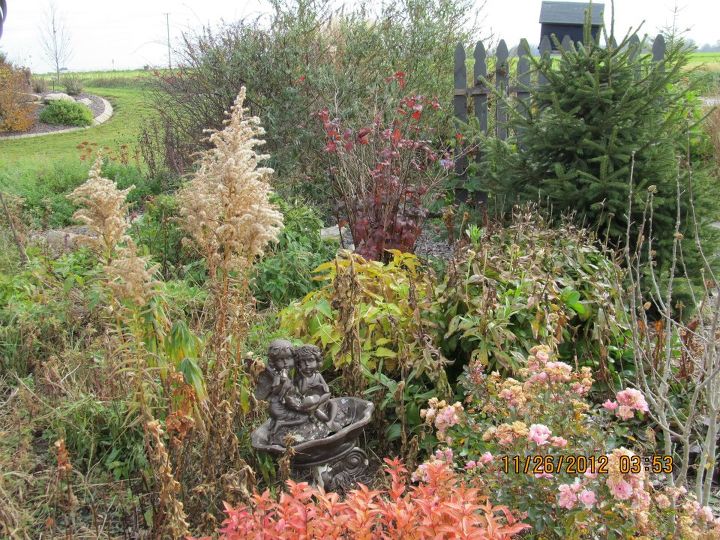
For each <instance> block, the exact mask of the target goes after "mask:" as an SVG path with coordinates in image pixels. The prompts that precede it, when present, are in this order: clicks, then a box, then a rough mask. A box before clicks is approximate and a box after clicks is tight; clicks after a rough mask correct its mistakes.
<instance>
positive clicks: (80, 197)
mask: <svg viewBox="0 0 720 540" xmlns="http://www.w3.org/2000/svg"><path fill="white" fill-rule="evenodd" d="M101 167H102V156H101V155H98V157H97V159H96V160H95V163H93V166H92V167H91V168H90V174H89V178H88V180H87V181H86V182H85V183H84V184H82V185H81V186H79V187H78V188H76V189H75V190H74V191H73V192H72V193H70V194H69V195H68V198H69V199H70V200H71V201H72V202H74V203H75V204H77V205H80V206H82V208H80V209H79V210H77V211H76V212H75V213H74V214H73V219H75V220H76V221H80V222H82V223H85V224H86V225H87V226H88V228H89V229H90V231H91V232H92V233H93V234H92V235H85V236H82V237H81V238H80V241H81V242H82V243H84V244H86V245H88V246H90V248H91V249H92V250H93V251H94V252H95V253H97V254H98V255H99V256H100V257H102V258H103V259H104V261H105V262H106V263H107V264H110V262H111V261H112V257H113V254H114V252H115V248H116V247H117V246H118V245H119V244H121V243H123V242H127V241H128V240H129V239H130V238H129V237H128V235H127V230H128V227H129V226H130V224H129V223H128V219H127V213H128V202H127V194H128V193H129V192H130V190H132V189H133V188H134V187H135V186H130V187H128V188H126V189H118V187H117V184H116V183H115V182H113V181H112V180H109V179H107V178H103V177H102V176H101V173H100V169H101Z"/></svg>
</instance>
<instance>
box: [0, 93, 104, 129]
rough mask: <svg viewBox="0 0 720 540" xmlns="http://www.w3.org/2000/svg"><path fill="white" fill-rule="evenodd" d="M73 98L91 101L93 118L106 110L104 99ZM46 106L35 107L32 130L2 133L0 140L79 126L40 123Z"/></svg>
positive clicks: (81, 95) (89, 95)
mask: <svg viewBox="0 0 720 540" xmlns="http://www.w3.org/2000/svg"><path fill="white" fill-rule="evenodd" d="M48 93H52V92H48ZM43 95H44V94H43ZM73 97H74V98H75V101H79V100H81V99H83V98H88V99H89V100H90V101H91V103H90V105H88V107H89V108H90V110H91V111H92V114H93V118H97V117H98V116H100V115H101V114H102V113H103V111H104V110H105V104H104V103H103V100H102V98H101V97H99V96H95V95H92V94H78V95H77V96H73ZM84 105H85V104H84ZM44 106H45V105H44V104H40V103H38V104H37V106H36V107H35V111H34V117H35V124H34V125H33V127H32V128H30V129H29V130H27V131H18V132H10V131H0V138H2V137H5V136H12V135H31V134H32V135H34V134H37V133H52V132H53V131H62V130H64V129H68V128H74V127H77V126H61V125H55V124H46V123H44V122H40V112H41V111H42V109H43V107H44Z"/></svg>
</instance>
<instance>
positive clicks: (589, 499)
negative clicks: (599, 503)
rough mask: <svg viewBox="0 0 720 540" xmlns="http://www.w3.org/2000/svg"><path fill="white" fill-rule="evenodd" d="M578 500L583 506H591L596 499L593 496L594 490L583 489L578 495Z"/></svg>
mask: <svg viewBox="0 0 720 540" xmlns="http://www.w3.org/2000/svg"><path fill="white" fill-rule="evenodd" d="M578 500H579V501H580V502H581V503H583V504H584V505H585V508H592V507H593V505H594V504H595V501H596V500H597V499H596V498H595V492H594V491H590V490H589V489H584V490H583V491H582V493H580V495H578Z"/></svg>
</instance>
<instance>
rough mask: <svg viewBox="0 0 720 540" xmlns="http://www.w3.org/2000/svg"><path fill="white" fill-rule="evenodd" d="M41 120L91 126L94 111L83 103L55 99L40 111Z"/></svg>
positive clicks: (58, 123) (67, 124) (59, 123)
mask: <svg viewBox="0 0 720 540" xmlns="http://www.w3.org/2000/svg"><path fill="white" fill-rule="evenodd" d="M40 121H42V122H45V123H46V124H57V125H62V126H80V127H84V126H89V125H91V124H92V123H93V115H92V111H90V109H88V108H87V107H86V106H85V105H83V104H82V103H77V102H72V101H65V100H61V99H58V100H55V101H51V102H50V103H48V104H47V106H46V107H45V108H44V109H43V110H42V112H41V113H40Z"/></svg>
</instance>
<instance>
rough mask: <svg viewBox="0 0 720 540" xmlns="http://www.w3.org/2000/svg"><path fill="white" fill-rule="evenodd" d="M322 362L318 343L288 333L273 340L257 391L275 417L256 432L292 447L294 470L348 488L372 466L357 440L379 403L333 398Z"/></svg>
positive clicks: (269, 446) (270, 443) (269, 444)
mask: <svg viewBox="0 0 720 540" xmlns="http://www.w3.org/2000/svg"><path fill="white" fill-rule="evenodd" d="M321 364H322V353H321V351H320V349H319V348H318V347H316V346H314V345H300V346H297V347H294V346H293V345H292V344H291V343H290V342H289V341H287V340H284V339H276V340H274V341H273V342H271V343H270V346H269V347H268V362H267V367H266V368H265V371H263V372H262V373H261V374H260V377H259V379H258V382H257V386H256V389H255V397H256V398H257V399H260V400H264V401H267V402H268V405H269V412H270V419H269V420H268V421H267V422H265V423H264V424H263V425H261V426H260V427H259V428H257V429H256V430H255V431H254V432H253V434H252V443H253V446H254V447H255V448H257V449H258V450H264V451H267V452H271V453H274V454H277V455H280V454H284V453H285V452H286V451H287V450H288V447H291V449H292V453H291V456H292V457H291V464H292V468H293V471H294V472H293V474H294V476H298V477H301V478H302V479H308V480H310V479H311V480H313V481H314V483H315V484H317V485H320V486H322V487H324V488H325V489H328V490H343V489H347V488H349V487H350V486H352V485H353V484H354V483H355V482H357V481H358V480H360V479H361V478H362V477H363V475H364V474H365V473H366V471H367V467H368V459H367V456H366V454H365V452H364V451H363V450H362V449H360V448H358V447H357V446H356V443H357V439H358V437H359V435H360V432H361V431H362V430H363V428H364V427H365V426H366V425H367V424H368V423H369V422H370V419H371V416H372V411H373V408H374V406H373V404H372V403H371V402H369V401H366V400H363V399H359V398H354V397H340V398H333V397H332V394H331V393H330V388H329V387H328V385H327V383H326V382H325V379H324V378H323V376H322V374H321V373H320V371H319V368H320V365H321ZM291 371H292V377H291Z"/></svg>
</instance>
